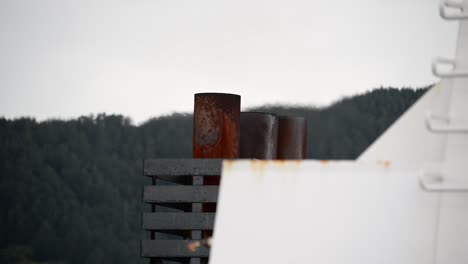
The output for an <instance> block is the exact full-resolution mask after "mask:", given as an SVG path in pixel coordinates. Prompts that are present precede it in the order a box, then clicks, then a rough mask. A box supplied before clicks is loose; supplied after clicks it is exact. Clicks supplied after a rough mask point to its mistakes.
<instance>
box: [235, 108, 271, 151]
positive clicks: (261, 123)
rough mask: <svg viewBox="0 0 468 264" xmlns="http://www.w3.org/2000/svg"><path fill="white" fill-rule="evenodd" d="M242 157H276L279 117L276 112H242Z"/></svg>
mask: <svg viewBox="0 0 468 264" xmlns="http://www.w3.org/2000/svg"><path fill="white" fill-rule="evenodd" d="M240 127H241V136H240V158H241V159H276V143H277V139H278V118H277V116H276V115H275V114H271V113H262V112H241V114H240Z"/></svg>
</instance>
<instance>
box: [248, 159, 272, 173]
mask: <svg viewBox="0 0 468 264" xmlns="http://www.w3.org/2000/svg"><path fill="white" fill-rule="evenodd" d="M267 164H268V161H266V160H251V161H250V169H251V170H252V171H253V172H255V173H257V174H259V175H263V174H264V172H265V167H266V166H267Z"/></svg>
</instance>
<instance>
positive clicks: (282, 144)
mask: <svg viewBox="0 0 468 264" xmlns="http://www.w3.org/2000/svg"><path fill="white" fill-rule="evenodd" d="M276 158H277V159H305V158H307V120H306V119H305V118H304V117H295V116H279V117H278V142H277V155H276Z"/></svg>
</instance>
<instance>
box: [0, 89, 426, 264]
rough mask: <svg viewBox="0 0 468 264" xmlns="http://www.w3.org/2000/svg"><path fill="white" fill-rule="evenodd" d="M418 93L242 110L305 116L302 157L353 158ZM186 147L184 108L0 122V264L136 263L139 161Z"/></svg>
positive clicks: (187, 151)
mask: <svg viewBox="0 0 468 264" xmlns="http://www.w3.org/2000/svg"><path fill="white" fill-rule="evenodd" d="M426 90H427V88H424V89H416V90H414V89H409V88H406V89H393V88H380V89H376V90H374V91H371V92H368V93H365V94H362V95H357V96H353V97H349V98H345V99H342V100H340V101H338V102H336V103H334V104H332V105H331V106H329V107H325V108H313V107H294V106H263V107H257V108H252V109H249V110H252V111H267V112H273V113H277V114H284V115H297V116H304V117H306V118H307V120H308V157H309V158H313V159H355V158H356V157H357V156H358V155H359V154H360V153H361V152H362V151H363V150H364V149H365V148H366V147H367V146H369V144H370V143H372V142H373V141H374V140H375V139H376V138H377V137H378V136H379V135H380V134H381V133H382V132H383V131H384V130H385V129H386V128H387V127H388V126H389V125H390V124H392V123H393V122H394V121H395V120H396V119H397V118H398V117H399V116H400V115H401V114H402V113H403V112H404V111H405V110H406V109H408V107H410V106H411V105H412V104H413V103H414V102H415V101H416V100H417V99H418V98H419V97H420V96H421V95H422V94H423V93H424V92H425V91H426ZM191 153H192V116H191V115H189V114H173V115H170V116H163V117H159V118H154V119H150V120H148V121H147V122H145V123H143V124H141V125H139V126H135V125H132V123H131V121H130V119H129V118H127V117H125V116H122V115H106V114H99V115H97V116H92V115H91V116H82V117H79V118H77V119H73V120H68V121H63V120H48V121H44V122H37V121H35V120H34V119H31V118H19V119H14V120H8V119H5V118H0V201H1V206H2V207H1V211H0V263H5V264H20V263H21V264H33V263H35V264H38V263H41V264H45V263H49V264H52V263H56V264H58V263H63V264H65V263H69V264H83V263H84V264H101V263H115V264H119V263H122V264H124V263H125V264H128V263H145V262H144V260H143V259H141V258H140V256H139V240H140V238H141V237H142V232H141V220H140V215H141V211H142V202H141V197H142V194H141V192H142V188H143V185H144V184H147V182H146V180H145V179H144V177H142V159H144V158H190V157H191Z"/></svg>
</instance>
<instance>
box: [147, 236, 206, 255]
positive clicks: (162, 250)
mask: <svg viewBox="0 0 468 264" xmlns="http://www.w3.org/2000/svg"><path fill="white" fill-rule="evenodd" d="M191 242H193V240H142V241H141V256H142V257H159V258H165V257H208V256H209V254H210V250H209V249H208V248H207V247H205V246H201V247H199V248H197V249H196V250H195V251H193V252H192V251H190V250H189V249H188V244H189V243H191Z"/></svg>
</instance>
